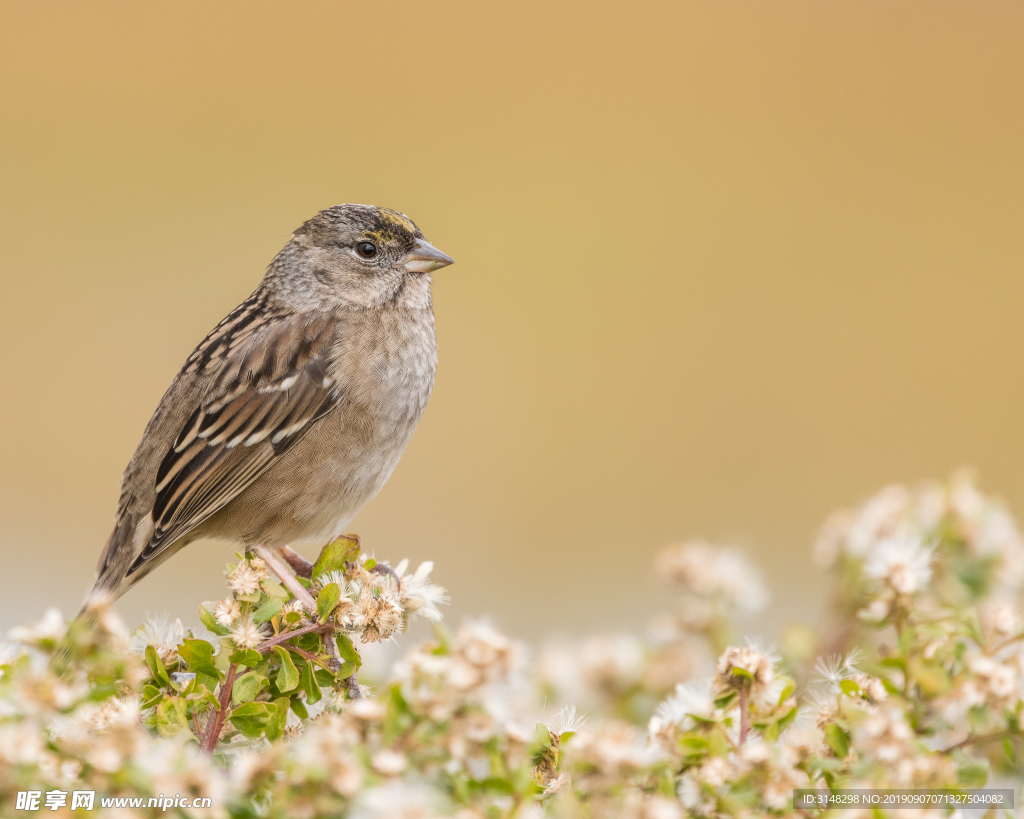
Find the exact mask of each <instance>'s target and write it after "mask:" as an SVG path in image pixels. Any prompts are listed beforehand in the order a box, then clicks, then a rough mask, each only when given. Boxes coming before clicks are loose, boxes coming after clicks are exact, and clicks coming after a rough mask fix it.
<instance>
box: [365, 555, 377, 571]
mask: <svg viewBox="0 0 1024 819" xmlns="http://www.w3.org/2000/svg"><path fill="white" fill-rule="evenodd" d="M376 566H377V561H376V560H374V559H373V558H372V557H371V558H369V559H368V560H367V561H366V562H365V563H364V564H363V568H364V569H366V571H368V572H372V571H373V570H374V569H375V568H376Z"/></svg>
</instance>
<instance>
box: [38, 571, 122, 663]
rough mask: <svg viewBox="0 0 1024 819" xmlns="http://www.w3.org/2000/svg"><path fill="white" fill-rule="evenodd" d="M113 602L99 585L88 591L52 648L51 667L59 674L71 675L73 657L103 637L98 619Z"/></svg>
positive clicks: (92, 646) (77, 657)
mask: <svg viewBox="0 0 1024 819" xmlns="http://www.w3.org/2000/svg"><path fill="white" fill-rule="evenodd" d="M113 602H114V595H112V594H110V593H109V592H107V591H106V590H105V589H104V588H103V587H102V586H100V584H98V583H97V584H96V587H95V588H94V589H93V590H92V592H90V593H89V597H88V599H86V601H85V605H84V606H82V610H81V611H80V612H78V614H77V615H75V619H74V620H72V621H71V622H70V623H69V624H68V629H67V631H66V632H64V636H63V637H62V638H61V641H60V643H58V645H57V648H56V649H54V652H53V657H52V658H51V660H50V670H51V671H53V673H54V674H56V675H57V676H58V677H66V676H68V675H70V673H71V670H72V668H73V666H74V663H75V661H76V660H78V659H81V658H83V657H84V656H85V655H87V654H88V653H89V652H91V651H92V650H94V649H95V648H96V647H97V646H98V644H99V643H100V642H101V641H102V640H103V638H104V633H103V632H104V629H103V628H102V627H101V620H102V619H103V616H104V615H105V614H106V613H107V610H108V609H109V608H110V604H111V603H113Z"/></svg>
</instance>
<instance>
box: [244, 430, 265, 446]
mask: <svg viewBox="0 0 1024 819" xmlns="http://www.w3.org/2000/svg"><path fill="white" fill-rule="evenodd" d="M269 434H270V430H269V429H265V430H263V431H262V432H254V433H253V434H252V435H250V436H249V437H248V438H246V439H245V445H246V446H252V445H253V444H258V443H259V442H260V441H262V440H263V439H264V438H266V437H267V436H268V435H269Z"/></svg>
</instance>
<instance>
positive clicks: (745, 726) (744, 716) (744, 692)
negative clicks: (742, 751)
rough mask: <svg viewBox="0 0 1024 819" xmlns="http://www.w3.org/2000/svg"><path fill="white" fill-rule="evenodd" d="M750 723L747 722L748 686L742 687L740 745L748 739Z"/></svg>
mask: <svg viewBox="0 0 1024 819" xmlns="http://www.w3.org/2000/svg"><path fill="white" fill-rule="evenodd" d="M749 730H750V724H749V723H748V722H747V686H745V685H744V686H742V687H741V688H740V745H741V746H742V745H743V743H744V742H745V741H746V739H747V732H748V731H749Z"/></svg>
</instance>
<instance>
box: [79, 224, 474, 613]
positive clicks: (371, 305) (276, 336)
mask: <svg viewBox="0 0 1024 819" xmlns="http://www.w3.org/2000/svg"><path fill="white" fill-rule="evenodd" d="M453 262H454V260H453V259H452V258H451V257H450V256H448V255H446V254H445V253H442V252H441V251H440V250H438V249H437V248H435V247H434V246H433V245H431V244H430V243H429V242H428V241H427V240H426V239H425V238H424V236H423V233H422V232H421V231H420V229H419V228H418V227H417V226H416V224H415V223H414V222H413V221H412V220H411V219H409V218H408V217H407V216H406V215H405V214H403V213H400V212H398V211H395V210H391V209H389V208H383V207H375V206H371V205H355V204H344V205H336V206H334V207H330V208H327V209H326V210H322V211H320V212H319V213H317V214H316V215H315V216H314V217H313V218H311V219H309V220H307V221H306V222H304V223H303V224H302V225H301V226H300V227H299V228H298V229H297V230H296V231H295V232H294V233H293V234H292V235H291V238H290V240H289V241H288V243H287V244H286V245H285V246H284V248H283V249H282V250H281V251H280V252H279V253H278V254H277V255H276V256H275V257H274V259H273V261H271V263H270V265H269V266H268V268H267V270H266V274H265V275H264V277H263V279H262V281H261V282H260V284H259V286H258V287H257V288H256V290H255V291H254V292H253V293H252V295H250V296H249V297H248V298H247V299H245V300H244V301H243V302H242V303H241V304H239V305H238V307H236V308H235V309H234V310H232V311H231V312H230V313H229V314H228V315H227V316H226V317H225V318H224V319H223V320H222V321H221V322H220V323H219V324H217V326H216V327H214V328H213V330H212V331H210V333H209V334H208V335H207V336H206V338H204V339H203V341H202V342H201V343H200V344H199V346H198V347H196V348H195V351H194V352H193V353H192V354H191V355H190V356H189V357H188V359H187V360H186V361H185V363H184V365H183V366H182V368H181V370H180V372H179V373H178V374H177V376H176V377H175V378H174V380H173V381H172V383H171V385H170V387H169V388H168V389H167V391H166V392H165V393H164V396H163V398H162V399H161V400H160V403H159V405H158V406H157V408H156V411H155V412H154V413H153V416H152V418H151V419H150V421H149V423H148V425H147V426H146V429H145V432H144V433H143V436H142V440H141V441H140V442H139V444H138V447H137V448H136V450H135V453H134V455H133V456H132V458H131V460H130V461H129V463H128V466H127V468H126V469H125V471H124V475H123V477H122V478H121V483H120V498H119V501H118V505H117V512H116V514H115V518H114V528H113V532H112V533H111V535H110V537H109V539H108V540H107V543H106V546H105V547H104V549H103V551H102V554H101V555H100V559H99V563H98V565H97V571H96V579H95V584H94V586H93V589H92V591H91V592H90V594H89V596H88V597H87V603H86V609H88V607H89V605H90V603H89V601H94V600H96V599H97V598H104V599H106V600H114V599H117V598H118V597H120V596H121V595H122V594H124V593H125V592H126V591H127V590H128V589H130V588H131V587H132V586H134V585H135V584H136V583H138V582H139V581H140V580H141V579H142V578H144V577H145V576H146V575H148V574H149V573H150V572H152V571H153V570H154V569H156V568H157V567H159V566H160V565H161V564H163V563H164V562H165V561H166V560H168V559H169V558H170V557H172V556H173V555H174V554H175V553H177V552H178V551H180V550H181V549H182V548H184V547H185V546H187V545H188V544H189V543H191V542H193V541H195V540H198V539H200V538H216V539H221V540H227V541H229V542H231V543H234V544H239V545H241V546H242V547H243V548H244V549H246V550H249V551H252V552H254V553H256V554H258V555H259V556H260V557H262V558H264V559H265V560H266V561H267V562H268V563H269V564H270V568H272V569H274V570H275V573H276V574H278V575H279V576H280V574H281V571H282V566H283V565H284V563H287V564H289V565H291V566H292V568H293V569H294V568H296V567H297V564H296V561H298V562H299V563H300V564H301V563H303V559H302V558H301V557H299V556H298V555H297V554H296V553H295V552H293V551H292V550H291V548H290V546H289V544H291V543H293V542H295V541H321V542H323V543H329V542H331V541H333V540H335V539H336V538H338V537H339V536H340V535H341V534H342V533H343V532H344V530H345V528H346V527H347V526H348V524H349V522H350V521H351V520H352V519H353V518H354V517H355V515H356V514H357V513H358V512H359V511H360V510H361V509H362V508H363V506H364V505H365V504H366V503H367V502H368V501H369V500H370V499H371V498H373V497H374V496H375V495H376V494H377V493H378V492H379V491H380V489H381V488H382V487H383V486H384V484H385V482H386V481H387V480H388V478H389V477H390V476H391V473H392V472H393V471H394V469H395V467H396V466H397V465H398V461H399V459H400V458H401V456H402V453H403V452H404V450H405V448H406V446H407V445H408V443H409V440H410V438H411V437H412V434H413V431H414V430H415V428H416V425H417V423H418V422H419V420H420V417H421V415H422V414H423V411H424V409H425V407H426V405H427V401H428V399H429V398H430V393H431V390H432V388H433V384H434V374H435V370H436V368H437V338H436V333H435V327H434V312H433V303H432V298H431V289H430V288H431V275H430V274H431V273H433V272H434V271H435V270H439V269H441V268H443V267H446V266H448V265H450V264H453ZM282 557H283V558H284V560H283V562H282ZM305 565H308V564H305ZM281 579H282V580H283V581H285V582H286V585H288V586H289V588H291V589H292V590H293V593H295V594H296V596H301V597H302V598H303V599H305V598H308V593H307V592H305V590H304V589H303V587H302V586H301V585H300V584H298V583H297V581H295V578H294V576H291V578H290V581H291V582H288V578H281ZM86 609H83V611H85V610H86Z"/></svg>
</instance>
